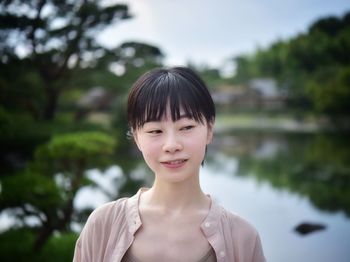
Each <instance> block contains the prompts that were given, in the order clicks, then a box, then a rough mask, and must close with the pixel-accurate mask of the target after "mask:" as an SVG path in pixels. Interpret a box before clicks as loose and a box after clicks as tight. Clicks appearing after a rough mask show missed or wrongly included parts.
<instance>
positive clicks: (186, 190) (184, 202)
mask: <svg viewBox="0 0 350 262" xmlns="http://www.w3.org/2000/svg"><path fill="white" fill-rule="evenodd" d="M144 200H145V203H147V204H149V205H152V206H157V207H159V208H161V209H164V210H172V211H183V210H187V209H191V208H205V207H207V206H208V202H210V200H209V198H208V197H207V196H206V195H205V194H204V193H203V191H202V189H201V188H200V185H199V177H198V176H193V177H192V179H190V180H187V181H184V182H178V183H170V182H166V181H162V180H160V179H157V178H156V179H155V181H154V184H153V186H152V188H150V190H148V191H146V192H145V193H144Z"/></svg>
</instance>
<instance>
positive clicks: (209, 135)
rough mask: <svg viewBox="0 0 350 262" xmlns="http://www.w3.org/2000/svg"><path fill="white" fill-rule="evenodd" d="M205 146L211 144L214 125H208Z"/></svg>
mask: <svg viewBox="0 0 350 262" xmlns="http://www.w3.org/2000/svg"><path fill="white" fill-rule="evenodd" d="M207 126H208V134H207V145H208V144H210V143H211V141H212V140H213V135H214V123H208V124H207Z"/></svg>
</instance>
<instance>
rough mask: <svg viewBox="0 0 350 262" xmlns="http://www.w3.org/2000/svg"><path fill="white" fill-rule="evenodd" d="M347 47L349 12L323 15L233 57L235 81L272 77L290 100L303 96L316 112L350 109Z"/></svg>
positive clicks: (349, 63)
mask: <svg viewBox="0 0 350 262" xmlns="http://www.w3.org/2000/svg"><path fill="white" fill-rule="evenodd" d="M349 50H350V13H347V14H345V15H344V16H343V17H340V18H338V17H326V18H322V19H320V20H318V21H316V22H314V23H313V24H312V25H311V26H310V27H309V29H308V31H307V32H306V33H302V34H299V35H297V36H296V37H294V38H292V39H290V40H287V41H277V42H275V43H273V44H272V45H271V46H270V47H268V48H266V49H259V50H258V51H257V52H256V53H254V54H253V55H241V56H238V57H236V58H235V61H236V65H237V72H236V76H235V79H234V81H236V82H240V83H242V82H243V83H244V82H246V81H248V80H249V79H251V78H255V77H272V78H275V79H276V80H278V82H279V83H280V86H281V88H284V89H285V90H286V91H288V93H289V95H290V98H291V99H292V100H294V101H298V100H302V99H306V100H308V101H310V102H311V105H312V109H313V110H315V111H317V112H326V113H331V114H344V113H349V112H350V104H349V103H347V102H345V101H349V99H350V91H349V90H350V85H349V75H348V72H349V69H348V68H349V66H350V53H349Z"/></svg>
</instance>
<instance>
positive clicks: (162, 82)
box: [127, 67, 215, 130]
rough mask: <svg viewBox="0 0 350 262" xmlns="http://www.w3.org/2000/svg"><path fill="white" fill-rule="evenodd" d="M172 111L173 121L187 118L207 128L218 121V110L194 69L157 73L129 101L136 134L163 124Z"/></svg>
mask: <svg viewBox="0 0 350 262" xmlns="http://www.w3.org/2000/svg"><path fill="white" fill-rule="evenodd" d="M168 108H169V110H170V115H171V119H172V121H177V120H179V119H180V117H182V115H181V110H183V113H184V114H185V116H186V117H188V118H191V119H194V120H195V121H196V122H199V123H201V124H204V123H205V121H206V122H207V123H213V122H214V120H215V106H214V103H213V100H212V97H211V95H210V93H209V91H208V89H207V87H206V86H205V84H204V83H203V81H202V80H201V79H200V78H199V77H198V76H197V75H196V74H195V73H194V72H193V71H192V70H190V69H188V68H183V67H175V68H171V69H155V70H152V71H150V72H148V73H146V74H144V75H143V76H141V77H140V78H139V79H138V80H137V81H136V83H135V84H134V85H133V87H132V89H131V92H130V94H129V98H128V109H127V111H128V123H129V127H130V128H132V130H136V129H139V128H141V127H142V126H143V125H144V124H145V123H147V122H151V121H161V119H162V118H163V117H164V116H165V114H166V113H167V109H168Z"/></svg>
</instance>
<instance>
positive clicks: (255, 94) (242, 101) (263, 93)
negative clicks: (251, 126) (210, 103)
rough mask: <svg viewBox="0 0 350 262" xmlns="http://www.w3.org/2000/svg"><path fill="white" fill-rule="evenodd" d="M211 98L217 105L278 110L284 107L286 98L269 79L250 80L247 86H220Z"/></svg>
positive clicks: (272, 80) (274, 82)
mask: <svg viewBox="0 0 350 262" xmlns="http://www.w3.org/2000/svg"><path fill="white" fill-rule="evenodd" d="M212 96H213V100H214V102H215V103H216V104H217V105H223V106H232V107H237V108H243V109H255V108H264V109H279V108H283V107H284V106H285V104H286V98H287V97H286V95H284V94H283V92H281V91H280V89H279V88H278V86H277V83H276V81H275V80H274V79H270V78H257V79H252V80H251V81H249V82H248V85H247V86H240V85H239V86H236V85H227V86H220V87H217V88H216V89H215V91H214V92H213V93H212Z"/></svg>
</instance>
